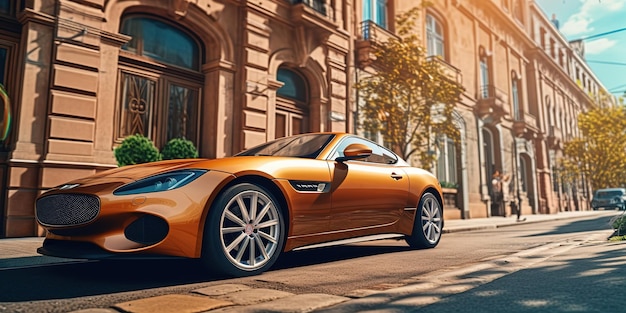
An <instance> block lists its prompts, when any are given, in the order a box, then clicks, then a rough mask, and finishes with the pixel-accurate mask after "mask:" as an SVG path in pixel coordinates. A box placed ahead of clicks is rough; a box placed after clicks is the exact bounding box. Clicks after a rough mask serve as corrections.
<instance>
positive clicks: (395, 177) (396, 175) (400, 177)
mask: <svg viewBox="0 0 626 313" xmlns="http://www.w3.org/2000/svg"><path fill="white" fill-rule="evenodd" d="M391 178H393V179H395V180H400V179H402V175H398V174H396V173H391Z"/></svg>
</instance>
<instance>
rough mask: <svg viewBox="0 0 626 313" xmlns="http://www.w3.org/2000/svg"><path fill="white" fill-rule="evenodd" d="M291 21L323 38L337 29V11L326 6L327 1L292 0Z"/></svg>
mask: <svg viewBox="0 0 626 313" xmlns="http://www.w3.org/2000/svg"><path fill="white" fill-rule="evenodd" d="M292 3H293V6H292V7H291V19H292V21H293V22H294V23H296V24H300V25H301V26H304V27H306V28H308V29H311V30H312V31H314V32H316V33H320V34H321V35H322V36H323V37H328V36H330V34H331V33H333V32H334V31H335V30H336V29H337V24H336V23H335V10H334V8H333V7H329V6H327V5H326V0H292Z"/></svg>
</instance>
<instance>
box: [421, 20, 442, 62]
mask: <svg viewBox="0 0 626 313" xmlns="http://www.w3.org/2000/svg"><path fill="white" fill-rule="evenodd" d="M426 43H427V47H426V49H427V51H426V53H427V54H428V56H435V55H436V56H440V57H441V58H442V59H444V60H445V57H446V55H445V40H444V35H443V27H441V23H440V22H439V21H438V20H437V19H436V18H435V17H434V16H432V15H431V14H427V15H426Z"/></svg>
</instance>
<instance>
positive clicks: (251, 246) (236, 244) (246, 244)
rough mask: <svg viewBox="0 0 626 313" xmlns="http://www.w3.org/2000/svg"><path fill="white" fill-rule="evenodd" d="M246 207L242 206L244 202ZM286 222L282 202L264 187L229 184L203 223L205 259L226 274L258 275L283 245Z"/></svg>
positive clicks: (207, 264) (268, 265) (208, 263)
mask: <svg viewBox="0 0 626 313" xmlns="http://www.w3.org/2000/svg"><path fill="white" fill-rule="evenodd" d="M242 205H243V206H244V207H245V210H241V206H242ZM284 242H285V222H284V217H283V212H282V210H281V208H280V203H279V202H278V201H276V198H275V197H274V196H273V195H272V194H271V193H270V192H268V191H267V190H266V189H265V188H263V187H261V186H257V185H254V184H249V183H242V184H238V185H234V186H232V187H229V188H228V189H226V190H225V191H224V192H222V193H221V194H220V195H219V196H218V197H217V199H216V201H215V202H214V203H213V205H212V206H211V208H210V211H209V214H208V216H207V221H206V224H205V226H204V239H203V241H202V263H203V264H204V265H205V266H206V267H207V268H208V269H209V270H210V271H211V272H212V273H216V274H223V275H227V276H234V277H243V276H251V275H258V274H260V273H262V272H264V271H266V270H267V269H269V268H270V267H271V266H272V265H273V264H274V262H276V259H278V256H279V255H280V252H281V251H282V249H283V246H284Z"/></svg>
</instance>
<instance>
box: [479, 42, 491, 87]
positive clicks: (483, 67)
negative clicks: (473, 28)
mask: <svg viewBox="0 0 626 313" xmlns="http://www.w3.org/2000/svg"><path fill="white" fill-rule="evenodd" d="M479 55H480V95H481V98H483V99H486V98H489V97H490V94H489V74H490V73H489V57H488V56H487V52H486V51H485V50H484V48H483V47H480V49H479Z"/></svg>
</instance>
